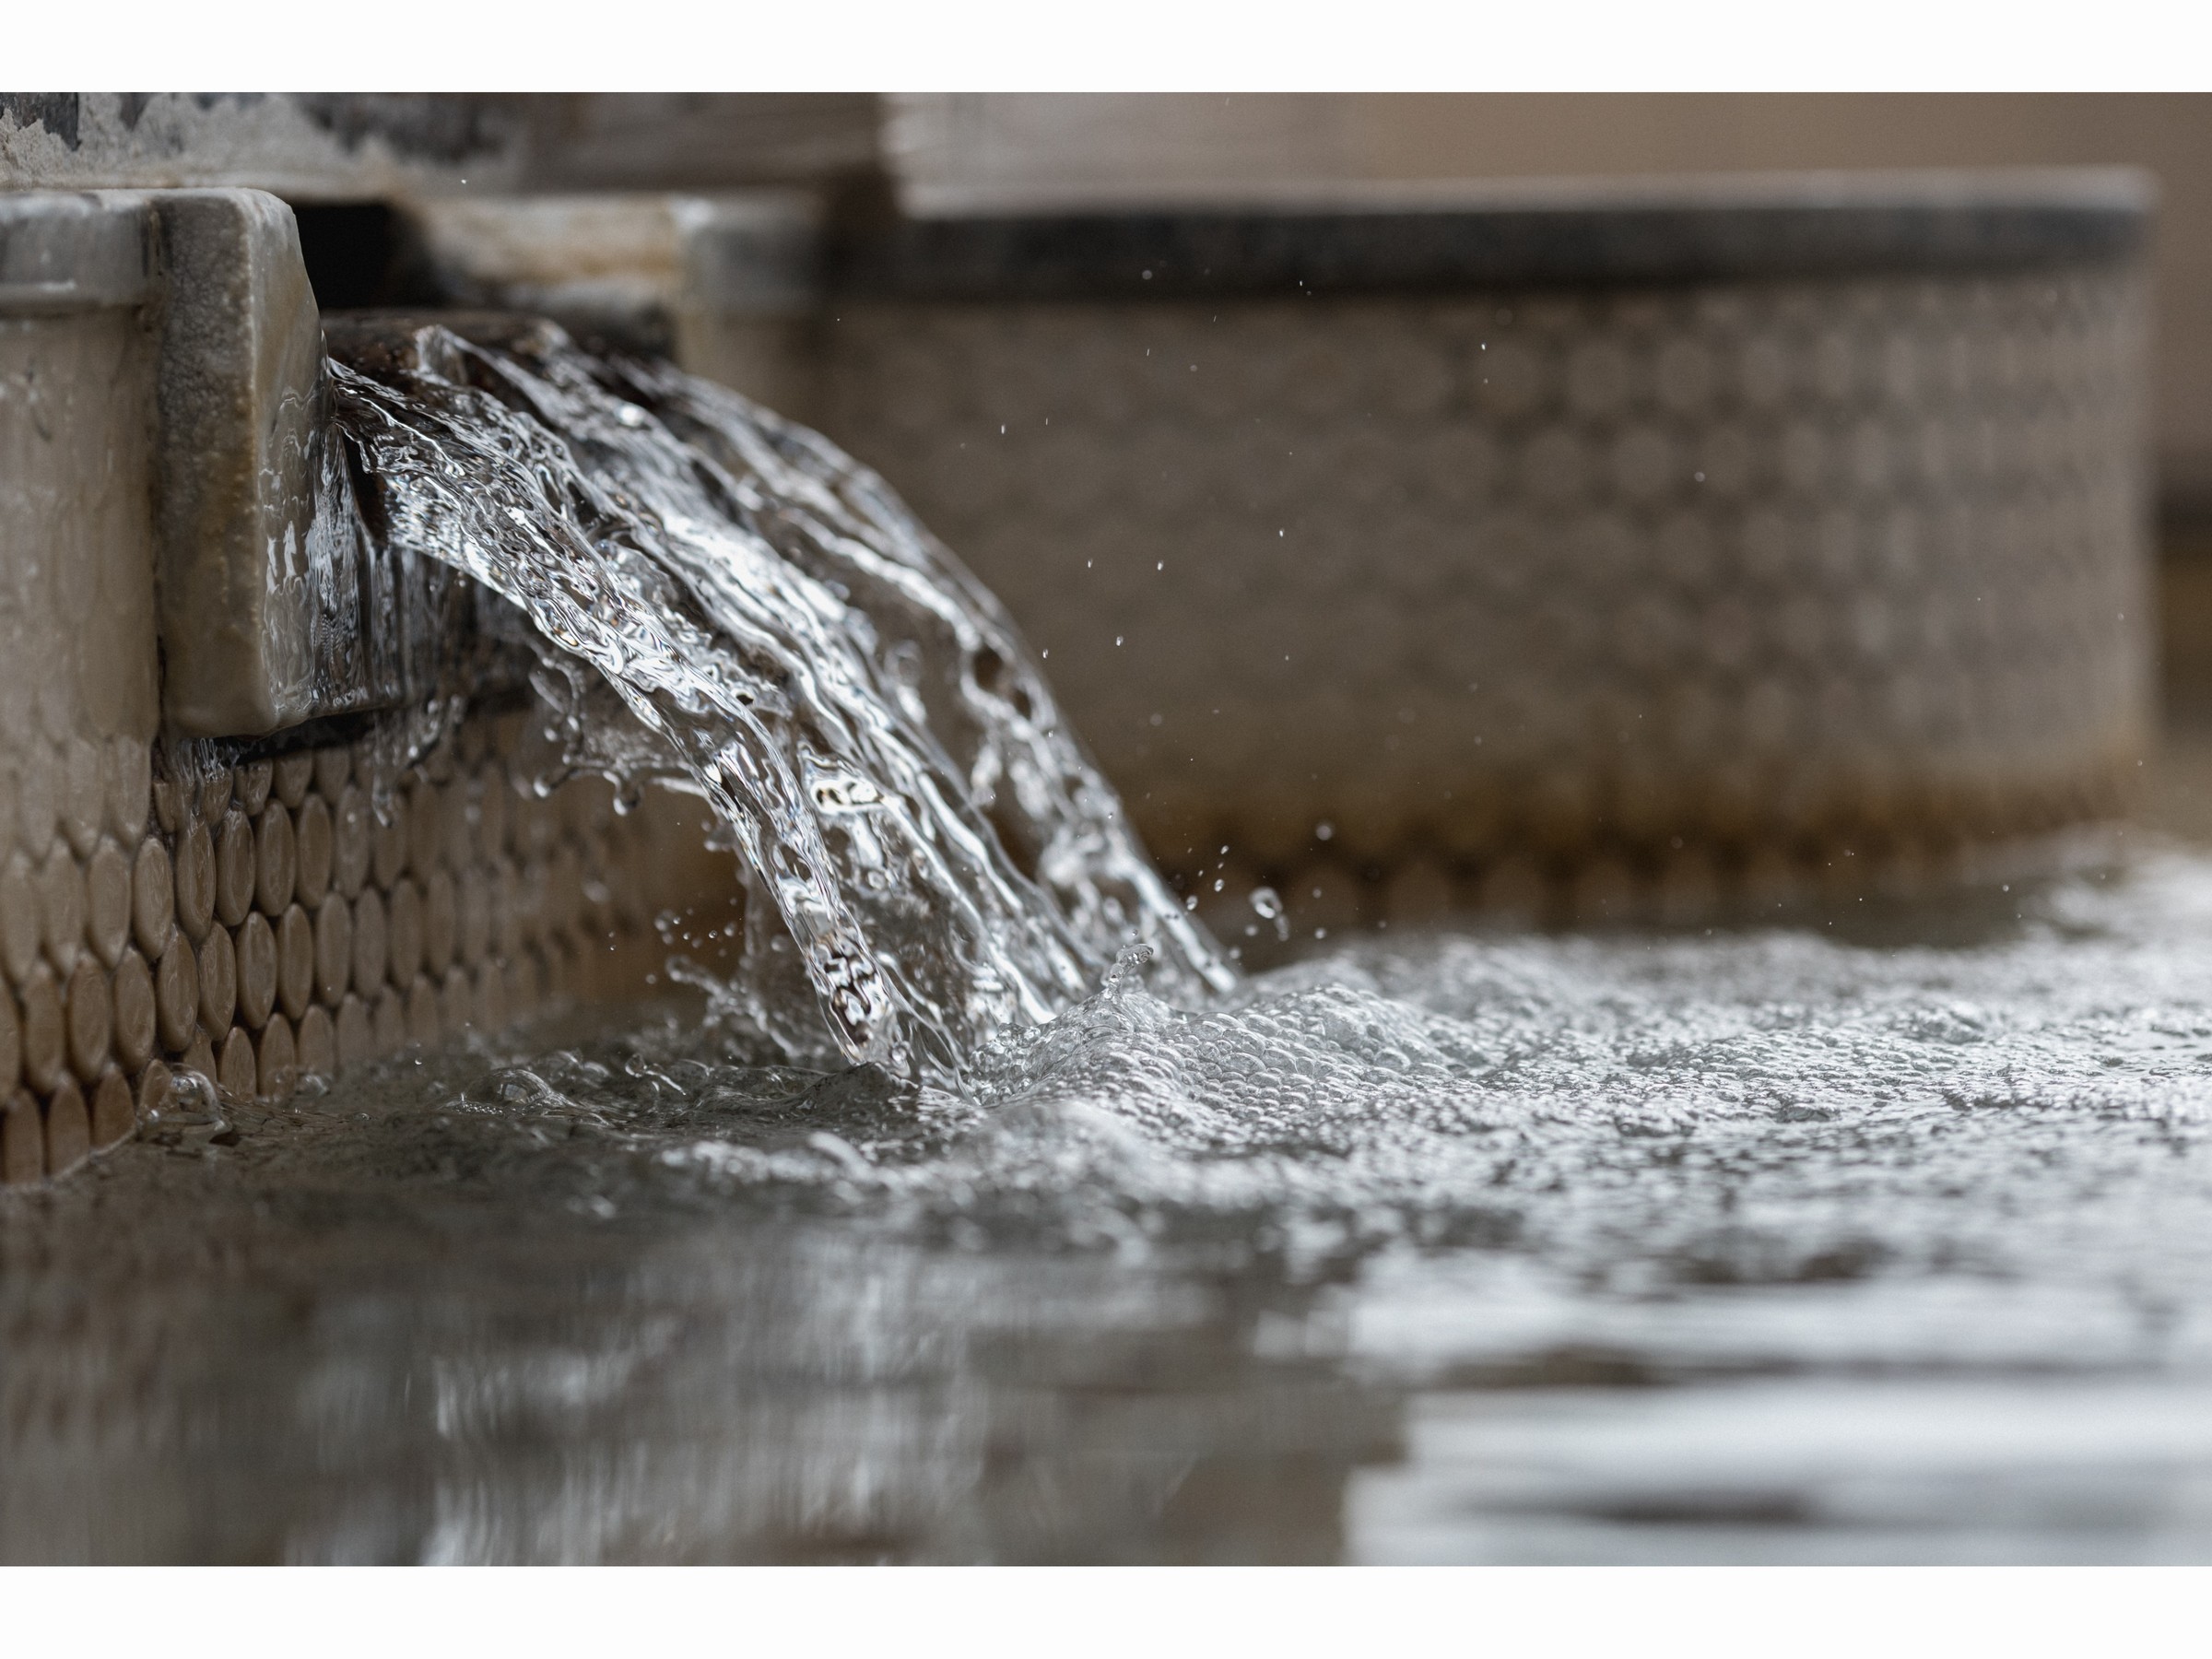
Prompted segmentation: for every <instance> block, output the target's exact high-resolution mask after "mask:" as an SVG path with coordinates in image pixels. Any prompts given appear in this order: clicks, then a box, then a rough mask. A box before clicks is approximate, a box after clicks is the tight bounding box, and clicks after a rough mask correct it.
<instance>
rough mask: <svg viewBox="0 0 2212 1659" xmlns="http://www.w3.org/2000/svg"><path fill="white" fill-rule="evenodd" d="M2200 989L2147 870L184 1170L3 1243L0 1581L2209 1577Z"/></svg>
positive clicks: (2208, 1248) (594, 1067)
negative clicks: (343, 1571)
mask: <svg viewBox="0 0 2212 1659" xmlns="http://www.w3.org/2000/svg"><path fill="white" fill-rule="evenodd" d="M2207 940H2212V857H2207V856H2206V855H2205V854H2203V853H2197V852H2193V851H2188V850H2185V849H2182V848H2178V847H2176V848H2170V849H2167V850H2164V851H2155V850H2154V851H2150V852H2147V853H2141V854H2138V855H2137V856H2136V858H2135V859H2134V860H2133V862H2131V863H2130V864H2128V865H2124V866H2121V867H2116V868H2113V869H2111V870H2105V871H2091V872H2087V873H2083V874H2079V875H2076V876H2072V877H2066V878H2064V879H2061V880H2057V881H2053V882H2052V883H2050V884H2047V885H2045V886H2043V887H2041V888H2034V889H2025V888H2023V889H2018V890H2015V891H2011V892H2004V891H1996V890H1992V891H1988V892H1983V893H1981V894H1978V895H1968V896H1966V897H1964V898H1962V899H1960V900H1956V901H1952V902H1949V903H1947V904H1944V905H1940V906H1930V907H1925V908H1924V909H1922V910H1920V911H1916V912H1908V913H1906V914H1905V915H1904V916H1903V917H1902V918H1901V919H1893V920H1892V922H1891V923H1890V924H1888V925H1887V926H1883V927H1873V926H1867V925H1859V924H1855V918H1830V919H1829V920H1828V921H1825V922H1824V921H1821V920H1818V919H1816V920H1815V921H1813V922H1811V923H1809V924H1806V925H1803V926H1799V927H1794V928H1783V929H1771V930H1756V929H1754V930H1737V931H1732V932H1716V933H1714V934H1712V935H1706V934H1704V933H1701V932H1698V933H1690V934H1680V935H1606V936H1597V935H1590V936H1548V935H1503V934H1483V933H1476V932H1465V933H1459V934H1447V935H1440V936H1433V937H1430V938H1425V939H1416V940H1398V941H1392V942H1387V943H1385V942H1382V941H1377V940H1371V941H1367V942H1363V943H1359V944H1357V945H1354V946H1352V947H1347V948H1344V949H1341V950H1338V951H1336V952H1335V953H1334V954H1331V955H1329V956H1326V957H1322V958H1317V959H1310V960H1307V961H1304V962H1301V963H1300V964H1298V965H1296V966H1294V967H1292V968H1289V969H1287V970H1283V971H1278V972H1277V973H1275V974H1272V975H1268V976H1264V977H1261V978H1258V979H1255V980H1254V981H1253V982H1250V983H1248V984H1247V985H1246V986H1244V987H1243V988H1242V989H1241V990H1239V991H1237V992H1235V993H1233V994H1230V996H1228V997H1227V998H1226V999H1222V1000H1220V1001H1218V1002H1216V1003H1212V1004H1208V1005H1206V1006H1202V1007H1200V1008H1199V1009H1196V1010H1194V1009H1191V1008H1188V1007H1183V1006H1178V1005H1177V1004H1176V1003H1174V1002H1171V1001H1162V1000H1157V999H1155V998H1154V997H1153V996H1152V995H1151V994H1149V993H1148V992H1147V990H1146V988H1145V985H1144V982H1143V973H1142V971H1141V969H1139V968H1137V967H1135V965H1134V964H1131V965H1126V966H1125V967H1124V971H1122V972H1121V973H1120V974H1119V975H1118V976H1117V977H1116V979H1115V981H1114V982H1113V983H1112V985H1111V986H1110V987H1109V989H1107V990H1106V991H1105V992H1103V993H1101V994H1098V995H1096V996H1094V997H1092V998H1091V999H1090V1000H1089V1001H1088V1002H1086V1003H1083V1004H1082V1005H1080V1006H1077V1008H1075V1009H1074V1010H1072V1011H1071V1012H1069V1013H1067V1014H1065V1015H1064V1016H1062V1017H1061V1018H1058V1019H1057V1020H1055V1021H1054V1022H1053V1023H1052V1024H1050V1025H1048V1026H1046V1027H1044V1028H1042V1029H1041V1030H1039V1031H1036V1032H1033V1033H1027V1034H1022V1033H1017V1034H1014V1035H1011V1036H1002V1037H1001V1038H1000V1039H998V1040H997V1041H995V1042H994V1044H993V1045H992V1046H991V1047H990V1048H989V1050H988V1051H987V1052H986V1053H984V1054H983V1056H982V1059H981V1060H980V1061H979V1063H978V1064H977V1065H975V1067H974V1069H973V1075H972V1077H971V1078H970V1079H969V1080H967V1081H965V1082H963V1083H962V1084H961V1085H960V1087H959V1088H958V1089H953V1088H935V1087H920V1086H916V1085H913V1084H909V1083H905V1082H900V1081H898V1080H895V1079H893V1078H892V1077H889V1076H888V1075H887V1074H885V1073H884V1072H882V1071H879V1070H877V1069H876V1068H873V1067H867V1066H864V1067H860V1068H857V1069H852V1070H836V1069H832V1070H826V1071H825V1070H803V1069H799V1068H795V1067H792V1066H789V1065H775V1064H771V1063H769V1060H770V1056H769V1055H768V1054H767V1053H764V1052H759V1051H753V1050H748V1049H747V1045H746V1040H745V1039H743V1038H742V1037H740V1036H738V1035H736V1034H734V1032H733V1031H732V1030H730V1029H729V1028H727V1027H720V1026H710V1025H706V1024H702V1022H701V1020H700V1016H699V1010H698V1008H697V1007H696V1006H679V1005H668V1006H662V1007H659V1008H656V1009H653V1010H649V1011H646V1012H643V1013H641V1014H638V1015H635V1016H625V1017H622V1018H618V1019H617V1020H616V1021H615V1022H614V1023H612V1024H610V1025H608V1026H606V1028H604V1029H602V1030H596V1031H590V1032H585V1031H581V1030H578V1029H577V1028H576V1026H575V1024H574V1022H573V1021H572V1020H571V1021H569V1022H566V1023H563V1024H560V1025H559V1026H557V1027H547V1026H540V1027H539V1028H537V1029H535V1030H524V1031H521V1032H518V1033H515V1034H513V1035H512V1037H511V1038H509V1039H507V1040H505V1042H504V1046H501V1047H496V1048H495V1047H490V1046H478V1047H476V1048H471V1049H466V1050H461V1051H455V1052H452V1053H445V1054H441V1055H438V1056H432V1057H427V1058H426V1057H419V1056H418V1057H404V1058H402V1059H400V1060H398V1061H395V1062H393V1063H390V1064H388V1065H386V1066H385V1067H383V1068H382V1070H381V1071H378V1072H375V1073H372V1074H369V1075H366V1076H364V1077H359V1078H355V1079H349V1080H347V1081H346V1082H345V1083H343V1084H341V1085H339V1086H336V1087H335V1088H332V1089H331V1090H330V1091H329V1092H327V1093H324V1094H320V1095H314V1096H303V1097H300V1098H296V1099H295V1100H291V1101H290V1102H288V1103H286V1104H284V1105H281V1106H275V1107H266V1108H259V1109H251V1108H245V1107H238V1108H233V1109H230V1111H229V1112H228V1114H227V1115H225V1116H224V1117H223V1118H221V1119H220V1120H219V1121H214V1120H210V1121H205V1122H193V1121H185V1119H184V1118H181V1119H179V1120H177V1121H172V1122H170V1123H165V1124H161V1125H159V1126H158V1127H157V1129H156V1131H155V1132H154V1134H153V1135H152V1136H151V1137H149V1138H148V1139H147V1140H145V1141H142V1142H140V1143H137V1144H135V1145H133V1146H130V1147H125V1148H124V1149H123V1150H122V1151H120V1152H119V1153H117V1154H115V1155H114V1156H112V1157H111V1158H109V1159H106V1160H104V1161H103V1162H102V1163H101V1164H100V1165H99V1166H98V1168H97V1169H96V1170H94V1171H90V1172H88V1174H87V1175H85V1176H83V1177H81V1178H79V1179H77V1180H75V1181H73V1182H68V1183H65V1184H64V1185H63V1186H61V1187H59V1188H58V1189H56V1190H53V1191H52V1192H46V1193H41V1194H30V1195H23V1196H10V1197H7V1198H6V1199H5V1200H0V1344H4V1347H0V1555H5V1556H6V1557H7V1558H9V1559H57V1558H58V1559H86V1558H90V1559H293V1560H329V1559H338V1560H359V1559H371V1560H409V1561H412V1560H597V1559H618V1560H632V1559H653V1560H660V1559H676V1560H700V1559H735V1560H762V1559H769V1560H793V1559H797V1560H819V1559H828V1560H878V1559H882V1560H1086V1561H1088V1560H1158V1559H1169V1560H1184V1559H1198V1560H1333V1559H1354V1560H1471V1561H1528V1560H1536V1561H1544V1560H1595V1561H1621V1560H1626V1561H1684V1560H1809V1561H1830V1560H1875V1561H1917V1560H1969V1561H1971V1560H2006V1561H2041V1560H2062V1561H2063V1560H2085V1561H2086V1560H2100V1561H2101V1560H2167V1559H2206V1558H2207V1557H2212V1271H2208V1270H2212V1148H2208V1147H2207V1146H2206V1123H2207V1116H2206V1107H2207V1103H2208V1102H2212V949H2207V947H2206V941H2207ZM557 1044H558V1045H561V1046H555V1045H557ZM190 1115H191V1114H185V1117H186V1118H189V1116H190Z"/></svg>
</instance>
